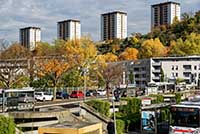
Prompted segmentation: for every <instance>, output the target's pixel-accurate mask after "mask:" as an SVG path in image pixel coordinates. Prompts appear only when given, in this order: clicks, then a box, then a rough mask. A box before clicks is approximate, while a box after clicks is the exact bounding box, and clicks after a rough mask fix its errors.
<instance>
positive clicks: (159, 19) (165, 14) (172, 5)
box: [151, 2, 181, 28]
mask: <svg viewBox="0 0 200 134" xmlns="http://www.w3.org/2000/svg"><path fill="white" fill-rule="evenodd" d="M180 16H181V11H180V3H176V2H165V3H160V4H155V5H152V6H151V28H154V27H157V26H160V25H170V24H172V23H173V21H174V18H175V17H177V19H178V20H180Z"/></svg>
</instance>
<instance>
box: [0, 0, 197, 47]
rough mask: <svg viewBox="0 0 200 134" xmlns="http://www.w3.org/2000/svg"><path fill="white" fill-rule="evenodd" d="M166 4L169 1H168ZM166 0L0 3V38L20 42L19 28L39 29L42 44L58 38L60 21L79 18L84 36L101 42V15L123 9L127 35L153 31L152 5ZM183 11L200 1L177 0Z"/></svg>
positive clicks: (194, 7)
mask: <svg viewBox="0 0 200 134" xmlns="http://www.w3.org/2000/svg"><path fill="white" fill-rule="evenodd" d="M165 1H167V0H165ZM165 1H164V0H0V18H1V19H0V39H2V38H4V39H7V40H9V41H18V40H19V39H18V38H19V28H22V27H27V26H38V27H41V29H42V41H47V42H49V43H51V42H52V41H53V40H54V39H56V36H57V22H58V21H60V20H64V19H79V20H80V21H81V27H82V35H90V36H91V37H92V39H93V40H95V41H98V40H99V39H100V14H102V13H106V12H109V11H116V10H121V11H125V12H127V13H128V35H130V34H131V33H132V32H141V33H147V32H149V30H150V17H151V16H150V5H152V4H156V3H160V2H165ZM175 1H176V2H180V3H181V12H182V13H183V12H195V11H198V10H200V0H175Z"/></svg>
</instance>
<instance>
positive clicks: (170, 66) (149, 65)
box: [121, 56, 200, 88]
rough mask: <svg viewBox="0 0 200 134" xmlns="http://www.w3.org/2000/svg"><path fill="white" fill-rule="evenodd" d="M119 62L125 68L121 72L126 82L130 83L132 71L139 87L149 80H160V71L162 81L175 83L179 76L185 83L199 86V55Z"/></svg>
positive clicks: (154, 81) (153, 81)
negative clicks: (124, 75)
mask: <svg viewBox="0 0 200 134" xmlns="http://www.w3.org/2000/svg"><path fill="white" fill-rule="evenodd" d="M121 64H123V65H124V68H126V69H124V72H123V74H124V73H125V74H126V77H124V78H125V79H126V80H125V81H126V84H130V78H129V76H130V75H129V74H130V73H133V74H134V83H135V84H136V86H137V87H140V88H145V86H147V84H148V83H149V82H151V83H156V82H161V77H162V72H163V75H164V82H170V83H175V81H176V80H177V79H178V78H180V79H183V80H184V81H185V82H186V83H187V84H193V85H196V86H200V56H188V57H157V58H149V59H141V60H136V61H124V62H121ZM161 70H162V71H161Z"/></svg>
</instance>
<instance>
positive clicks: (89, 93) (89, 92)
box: [86, 90, 97, 96]
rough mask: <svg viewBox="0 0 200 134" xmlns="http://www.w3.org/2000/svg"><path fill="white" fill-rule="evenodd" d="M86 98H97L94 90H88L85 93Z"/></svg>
mask: <svg viewBox="0 0 200 134" xmlns="http://www.w3.org/2000/svg"><path fill="white" fill-rule="evenodd" d="M86 96H97V91H96V90H88V91H87V92H86Z"/></svg>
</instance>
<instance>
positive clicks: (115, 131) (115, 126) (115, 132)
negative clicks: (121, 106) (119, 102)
mask: <svg viewBox="0 0 200 134" xmlns="http://www.w3.org/2000/svg"><path fill="white" fill-rule="evenodd" d="M114 91H115V87H114V88H113V90H112V94H113V95H112V105H113V120H114V134H117V130H116V128H117V125H116V117H115V101H114V100H115V97H114Z"/></svg>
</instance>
